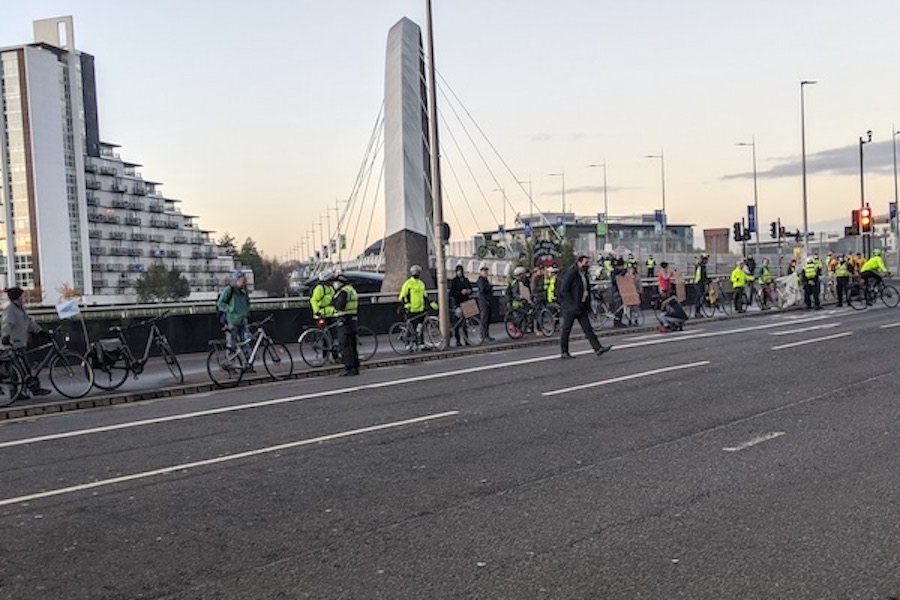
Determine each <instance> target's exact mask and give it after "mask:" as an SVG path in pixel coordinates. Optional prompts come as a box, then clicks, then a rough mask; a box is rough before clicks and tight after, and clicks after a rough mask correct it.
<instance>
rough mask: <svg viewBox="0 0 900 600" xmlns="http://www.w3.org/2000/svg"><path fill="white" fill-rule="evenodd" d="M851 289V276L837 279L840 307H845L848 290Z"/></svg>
mask: <svg viewBox="0 0 900 600" xmlns="http://www.w3.org/2000/svg"><path fill="white" fill-rule="evenodd" d="M849 287H850V276H849V275H848V276H847V277H838V278H837V301H838V306H843V305H844V302H845V301H846V300H847V290H848V288H849Z"/></svg>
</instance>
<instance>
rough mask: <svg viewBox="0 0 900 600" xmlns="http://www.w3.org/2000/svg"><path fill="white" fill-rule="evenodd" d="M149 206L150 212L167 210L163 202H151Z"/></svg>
mask: <svg viewBox="0 0 900 600" xmlns="http://www.w3.org/2000/svg"><path fill="white" fill-rule="evenodd" d="M98 189H99V188H98ZM147 208H148V209H149V210H150V212H154V213H161V212H162V211H163V210H165V205H164V204H163V203H162V202H151V203H150V204H149V205H148V206H147Z"/></svg>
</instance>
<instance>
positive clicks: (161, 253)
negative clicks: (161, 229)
mask: <svg viewBox="0 0 900 600" xmlns="http://www.w3.org/2000/svg"><path fill="white" fill-rule="evenodd" d="M150 256H152V257H154V258H165V256H166V251H165V250H163V249H161V248H153V249H152V250H150Z"/></svg>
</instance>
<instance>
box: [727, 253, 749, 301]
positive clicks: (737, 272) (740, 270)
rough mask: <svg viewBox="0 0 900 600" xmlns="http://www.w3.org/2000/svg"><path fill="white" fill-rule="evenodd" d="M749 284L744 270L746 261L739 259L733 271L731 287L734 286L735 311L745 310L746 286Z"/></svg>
mask: <svg viewBox="0 0 900 600" xmlns="http://www.w3.org/2000/svg"><path fill="white" fill-rule="evenodd" d="M746 285H747V273H746V272H745V271H744V261H741V260H739V261H737V263H735V267H734V270H733V271H732V272H731V287H733V288H734V312H739V313H742V312H745V311H746V308H745V303H746V302H747V299H746V298H747V297H746V296H745V295H744V287H745V286H746Z"/></svg>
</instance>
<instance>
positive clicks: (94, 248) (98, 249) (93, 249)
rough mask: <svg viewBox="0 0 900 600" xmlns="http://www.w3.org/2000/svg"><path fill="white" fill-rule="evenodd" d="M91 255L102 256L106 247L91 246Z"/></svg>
mask: <svg viewBox="0 0 900 600" xmlns="http://www.w3.org/2000/svg"><path fill="white" fill-rule="evenodd" d="M91 254H94V255H96V256H103V255H104V254H106V246H91Z"/></svg>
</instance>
